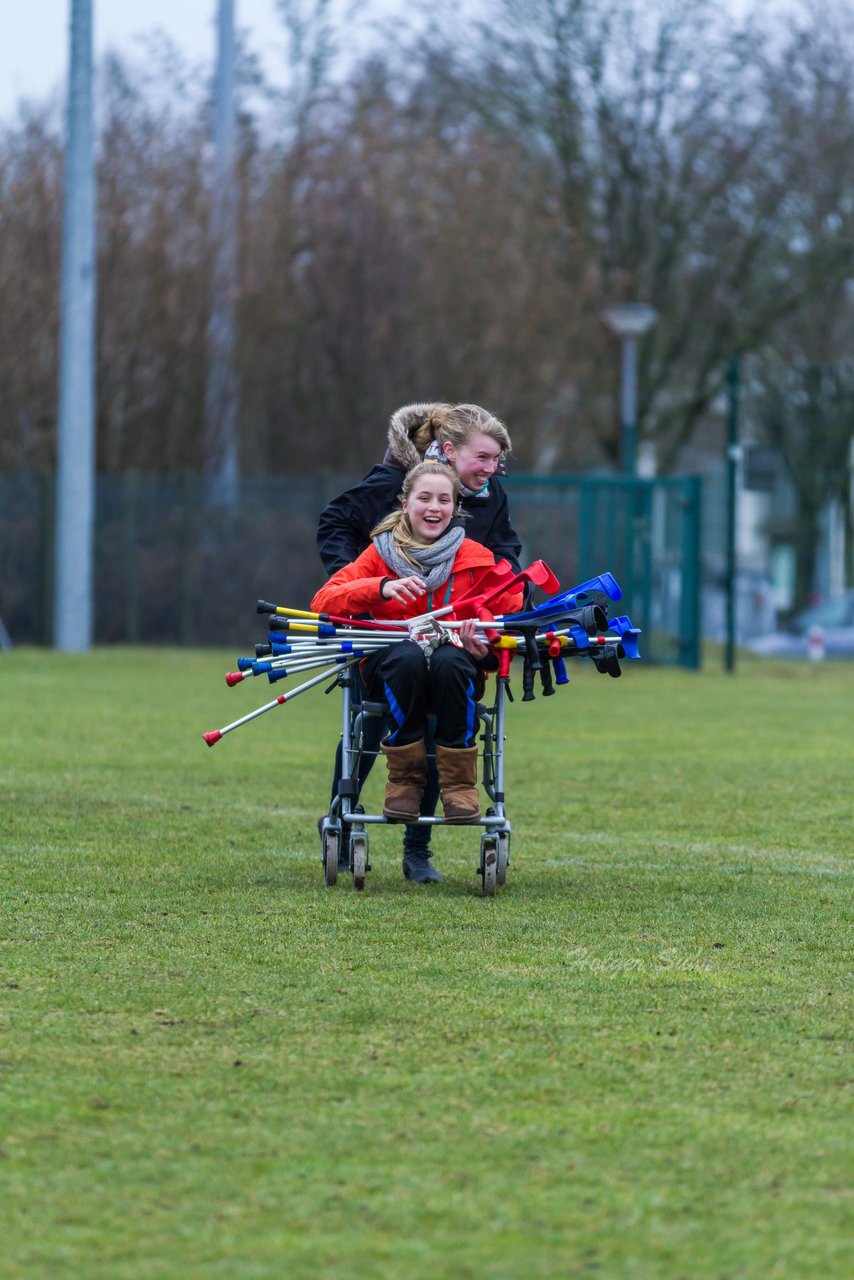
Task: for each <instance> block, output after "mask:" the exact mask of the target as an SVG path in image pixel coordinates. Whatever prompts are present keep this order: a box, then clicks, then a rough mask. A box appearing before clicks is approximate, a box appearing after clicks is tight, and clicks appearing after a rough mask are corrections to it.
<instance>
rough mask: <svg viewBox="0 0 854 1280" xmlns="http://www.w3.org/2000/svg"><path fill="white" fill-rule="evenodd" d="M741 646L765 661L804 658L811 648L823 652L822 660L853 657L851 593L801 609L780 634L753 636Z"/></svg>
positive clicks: (853, 606) (846, 592) (853, 637)
mask: <svg viewBox="0 0 854 1280" xmlns="http://www.w3.org/2000/svg"><path fill="white" fill-rule="evenodd" d="M745 647H746V648H748V649H749V650H750V651H751V652H752V653H759V654H762V655H763V656H764V657H768V658H808V657H809V656H810V651H811V649H813V650H814V649H823V656H824V657H826V658H854V591H844V592H843V593H842V595H839V596H831V597H829V598H828V599H827V600H823V601H822V602H821V603H820V604H817V605H813V606H812V608H810V609H804V610H803V612H802V613H797V614H795V616H794V617H793V618H792V619H791V620H790V621H789V622H788V623H787V624H786V629H785V630H784V631H772V632H770V633H769V634H768V635H764V636H755V637H754V638H753V639H752V640H748V642H747V645H746V646H745Z"/></svg>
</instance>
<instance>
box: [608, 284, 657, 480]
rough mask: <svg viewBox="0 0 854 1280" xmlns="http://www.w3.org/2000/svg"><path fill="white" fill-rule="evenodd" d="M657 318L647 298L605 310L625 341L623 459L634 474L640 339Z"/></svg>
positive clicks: (625, 467) (610, 325)
mask: <svg viewBox="0 0 854 1280" xmlns="http://www.w3.org/2000/svg"><path fill="white" fill-rule="evenodd" d="M657 318H658V312H657V311H656V310H655V308H654V307H650V306H647V304H646V303H645V302H618V303H616V304H615V305H614V306H613V307H607V308H606V309H605V310H604V311H603V312H602V319H603V321H604V322H605V324H606V325H607V326H608V328H609V329H610V330H611V332H612V333H615V334H616V335H617V337H618V338H619V339H620V340H621V342H622V359H621V362H620V363H621V371H620V425H621V428H622V439H621V447H620V454H621V456H620V463H621V466H622V470H623V471H624V472H625V474H626V475H632V476H633V475H634V474H635V471H636V460H637V431H638V411H637V380H638V373H637V341H638V338H640V337H641V336H642V335H643V334H645V333H646V331H647V329H650V328H651V327H652V326H653V325H654V324H655V321H656V320H657Z"/></svg>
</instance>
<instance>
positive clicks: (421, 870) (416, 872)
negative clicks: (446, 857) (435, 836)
mask: <svg viewBox="0 0 854 1280" xmlns="http://www.w3.org/2000/svg"><path fill="white" fill-rule="evenodd" d="M403 874H404V876H405V878H406V879H407V880H413V881H414V882H415V884H442V883H443V882H444V877H443V876H441V875H440V874H439V872H438V871H437V870H436V868H435V867H434V866H431V864H430V855H429V853H404V855H403Z"/></svg>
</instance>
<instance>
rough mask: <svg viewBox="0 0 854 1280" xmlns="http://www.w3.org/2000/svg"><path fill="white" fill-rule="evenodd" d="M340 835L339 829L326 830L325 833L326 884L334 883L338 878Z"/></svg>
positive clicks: (324, 877)
mask: <svg viewBox="0 0 854 1280" xmlns="http://www.w3.org/2000/svg"><path fill="white" fill-rule="evenodd" d="M339 841H340V836H339V834H338V832H337V831H326V832H324V835H323V879H324V880H325V882H326V884H328V885H333V884H335V882H336V880H337V879H338V845H339Z"/></svg>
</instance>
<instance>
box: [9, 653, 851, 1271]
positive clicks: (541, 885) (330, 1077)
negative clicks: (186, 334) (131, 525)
mask: <svg viewBox="0 0 854 1280" xmlns="http://www.w3.org/2000/svg"><path fill="white" fill-rule="evenodd" d="M233 662H234V654H232V653H228V654H218V653H210V652H206V653H202V652H176V651H156V650H122V649H116V650H102V651H97V652H95V653H93V654H89V655H85V656H80V657H73V656H60V655H57V654H54V653H51V652H36V651H32V650H31V651H20V652H15V653H13V654H10V655H5V656H2V657H0V721H1V722H2V734H0V788H2V793H0V875H2V950H0V1124H2V1134H0V1189H2V1194H0V1275H2V1277H3V1280H10V1278H13V1277H15V1278H17V1277H21V1278H22V1280H23V1278H24V1277H26V1278H27V1280H29V1278H31V1277H32V1278H36V1277H40V1276H48V1275H50V1276H60V1277H62V1276H72V1277H78V1276H79V1277H86V1280H99V1278H101V1277H103V1278H104V1280H106V1278H109V1280H138V1278H141V1277H144V1278H145V1280H156V1278H159V1277H170V1278H171V1277H176V1278H177V1277H181V1278H182V1280H186V1278H187V1277H197V1276H198V1277H228V1280H243V1278H244V1277H246V1278H249V1277H271V1278H272V1277H276V1278H278V1277H289V1278H292V1280H302V1278H303V1277H306V1278H307V1277H316V1276H330V1277H334V1278H335V1280H351V1278H352V1280H356V1278H359V1280H363V1278H366V1277H371V1278H372V1277H382V1278H386V1277H387V1278H388V1280H401V1278H405V1280H409V1278H411V1277H415V1278H419V1280H420V1278H421V1277H424V1278H425V1280H426V1278H428V1277H429V1278H430V1280H442V1278H445V1277H447V1278H448V1280H465V1278H467V1277H472V1278H474V1277H477V1280H537V1278H543V1280H553V1278H556V1277H575V1276H589V1277H605V1278H607V1280H610V1278H612V1277H616V1278H618V1280H622V1278H623V1277H627V1278H633V1277H643V1278H646V1277H649V1278H650V1280H676V1278H677V1277H684V1278H685V1280H705V1278H707V1277H708V1278H714V1280H741V1278H744V1280H754V1278H755V1277H762V1278H765V1277H780V1278H782V1280H792V1278H793V1277H794V1278H795V1280H801V1278H806V1277H816V1278H817V1280H828V1278H829V1277H836V1276H840V1277H841V1276H843V1275H847V1274H851V1262H852V1260H851V1254H850V1252H847V1249H848V1242H849V1240H850V1238H851V1230H852V1216H851V1198H850V1193H851V1181H852V1176H851V1175H852V1158H851V1145H852V1144H851V1124H850V1117H851V1110H850V1107H851V1097H850V1089H847V1088H846V1086H849V1085H850V1080H851V1064H850V1057H849V1058H848V1059H847V1060H846V1056H845V1054H846V1048H847V1047H849V1045H850V1039H848V1035H849V1032H850V1028H851V1002H850V993H851V989H850V978H851V973H852V956H851V951H850V943H851V897H852V892H851V889H852V883H851V877H850V855H851V851H852V822H851V818H852V793H853V792H854V784H852V779H854V729H852V723H854V716H853V715H852V712H853V711H854V666H846V665H832V664H826V665H824V666H821V667H814V666H806V665H803V666H795V665H791V666H785V665H769V666H765V665H760V664H758V663H750V664H748V663H746V662H745V663H744V664H743V665H742V667H741V668H740V670H739V673H738V674H737V675H736V676H735V677H726V676H725V675H723V674H722V673H719V672H718V671H717V670H716V669H712V668H711V667H710V669H709V670H708V671H707V672H705V673H703V674H701V675H692V674H688V673H683V672H676V671H664V670H653V669H645V668H644V667H643V665H642V664H639V665H637V666H634V665H632V664H626V669H625V675H624V678H623V679H622V680H620V681H616V680H610V679H608V678H607V677H603V676H599V675H597V674H596V673H595V671H594V670H593V669H592V666H591V665H590V664H584V665H583V666H582V664H576V665H575V666H573V667H571V674H572V677H573V678H572V684H571V685H570V687H569V688H568V689H564V690H560V691H559V692H558V695H557V696H556V697H554V698H552V699H549V700H544V699H542V698H539V699H538V700H537V701H536V702H535V703H533V704H528V705H522V703H521V701H519V700H518V699H517V701H516V703H515V704H514V705H512V706H511V707H510V708H509V730H508V732H509V743H508V748H509V749H508V781H507V790H508V806H509V812H510V817H511V819H512V822H513V828H514V835H513V844H512V850H511V858H512V865H511V868H510V873H509V876H508V882H507V885H506V887H505V888H504V889H499V891H498V895H497V897H496V898H495V899H494V900H492V901H489V900H486V901H485V900H482V899H481V898H480V896H479V881H478V879H477V876H476V874H475V866H476V861H477V839H478V837H477V834H476V833H475V832H473V831H465V830H462V831H460V830H457V831H454V832H451V831H441V832H438V833H436V836H435V840H434V843H435V846H436V862H437V864H438V865H439V866H440V868H441V869H442V871H443V873H444V874H445V876H446V883H445V884H444V885H442V886H434V887H431V888H429V889H424V888H422V887H417V886H413V885H410V884H407V883H405V882H404V881H403V879H402V876H401V873H400V859H399V844H400V831H399V830H394V829H380V830H374V831H373V832H372V843H371V858H372V864H373V871H372V872H371V874H370V875H369V877H368V884H367V888H366V890H365V892H364V894H360V895H357V894H355V893H354V892H353V890H352V888H351V887H350V884H349V881H348V880H346V879H345V880H344V882H343V883H341V882H339V885H338V886H337V887H336V888H334V889H326V888H325V887H324V885H323V882H322V873H321V867H320V863H319V846H318V841H317V835H316V830H315V822H316V820H317V817H318V815H319V814H320V812H321V811H322V809H323V808H324V806H325V804H326V799H327V794H328V786H329V782H330V777H331V767H332V752H333V746H334V742H335V738H336V734H337V718H338V715H339V708H340V700H339V698H338V697H337V695H333V696H330V697H328V698H327V697H324V696H323V694H322V692H319V691H313V692H311V693H309V694H307V695H306V696H305V697H303V698H300V699H299V700H298V701H296V702H295V703H293V704H291V705H287V706H284V707H281V708H279V709H277V710H275V711H273V712H271V713H270V714H269V715H268V716H265V717H262V718H261V719H260V720H259V721H257V722H256V723H254V724H251V725H248V726H246V727H245V728H243V729H241V730H239V731H238V732H237V733H235V734H233V735H231V736H229V737H228V738H227V739H225V740H224V741H223V742H221V743H220V744H219V745H218V746H217V747H215V748H214V749H213V750H208V748H206V747H205V745H204V743H203V742H202V740H201V733H202V731H203V730H206V729H212V728H215V727H217V726H218V725H222V724H223V723H225V722H227V721H229V720H231V719H233V718H235V717H236V716H239V715H241V714H243V713H244V712H245V711H247V710H249V709H251V708H252V707H254V706H256V705H259V704H260V703H261V702H263V701H266V700H267V699H268V698H269V697H270V696H272V695H271V694H270V691H269V686H268V685H267V684H266V682H263V683H262V682H261V681H255V682H252V683H250V684H248V685H247V684H244V685H242V686H239V687H238V688H237V689H235V690H228V689H227V688H226V686H225V682H224V680H223V678H222V676H223V673H224V671H225V670H226V669H228V668H229V667H230V666H232V665H233ZM278 688H281V686H278ZM381 782H382V779H381V777H380V770H375V771H374V774H373V775H372V777H371V779H370V781H369V784H368V803H369V805H371V806H376V804H377V803H378V800H379V796H380V794H381Z"/></svg>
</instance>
